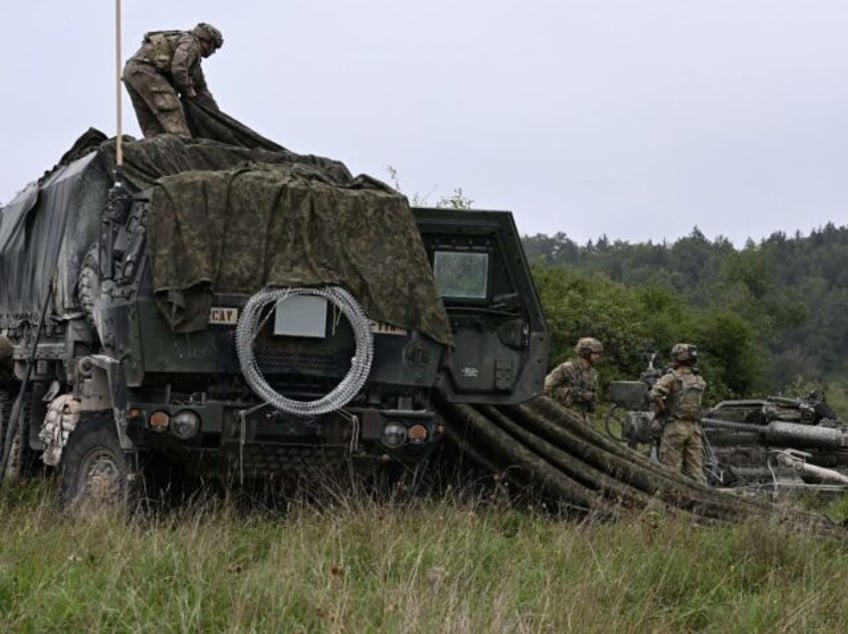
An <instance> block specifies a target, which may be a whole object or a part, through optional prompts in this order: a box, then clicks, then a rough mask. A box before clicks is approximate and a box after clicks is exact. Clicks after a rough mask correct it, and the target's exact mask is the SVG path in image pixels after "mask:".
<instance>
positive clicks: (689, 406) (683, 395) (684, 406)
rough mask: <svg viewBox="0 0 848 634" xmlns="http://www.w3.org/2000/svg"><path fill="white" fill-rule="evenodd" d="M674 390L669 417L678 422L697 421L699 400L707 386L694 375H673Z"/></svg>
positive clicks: (699, 408) (699, 407) (676, 373)
mask: <svg viewBox="0 0 848 634" xmlns="http://www.w3.org/2000/svg"><path fill="white" fill-rule="evenodd" d="M674 378H675V379H676V381H675V386H676V387H675V389H674V395H673V402H672V407H671V416H672V417H673V418H677V419H680V420H698V419H700V418H701V400H702V399H703V397H704V390H705V389H706V388H707V384H706V382H705V381H704V379H702V378H701V377H700V376H698V375H697V374H694V373H688V372H687V373H683V372H680V373H678V372H675V373H674Z"/></svg>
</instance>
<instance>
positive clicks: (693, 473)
mask: <svg viewBox="0 0 848 634" xmlns="http://www.w3.org/2000/svg"><path fill="white" fill-rule="evenodd" d="M659 461H660V462H661V463H662V464H664V465H666V466H667V467H669V468H671V469H673V470H674V471H678V472H682V473H683V475H686V476H689V477H690V478H692V479H693V480H697V481H698V482H701V483H705V482H706V478H705V477H704V438H703V431H702V430H701V426H700V425H699V424H698V423H697V422H695V421H685V420H670V421H668V422H667V423H666V424H665V425H664V426H663V431H662V437H661V438H660V452H659Z"/></svg>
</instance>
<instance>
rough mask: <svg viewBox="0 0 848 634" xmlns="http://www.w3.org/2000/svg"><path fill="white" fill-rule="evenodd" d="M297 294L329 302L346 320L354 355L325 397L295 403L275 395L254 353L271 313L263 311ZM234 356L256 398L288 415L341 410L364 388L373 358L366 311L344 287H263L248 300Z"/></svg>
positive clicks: (372, 337) (372, 344) (238, 327)
mask: <svg viewBox="0 0 848 634" xmlns="http://www.w3.org/2000/svg"><path fill="white" fill-rule="evenodd" d="M297 295H313V296H317V297H323V298H325V299H327V300H329V301H331V302H332V303H333V304H334V305H335V306H336V307H337V308H339V309H340V310H341V312H342V314H343V315H344V316H345V317H347V320H348V321H349V322H350V325H351V328H352V329H353V335H354V338H355V340H356V353H355V355H354V357H353V358H352V359H351V362H350V370H349V371H348V373H347V375H346V376H345V377H344V378H343V379H342V380H341V381H340V382H339V384H338V385H336V387H335V388H334V389H333V390H331V391H330V392H329V393H328V394H326V395H324V396H322V397H321V398H319V399H316V400H314V401H297V400H294V399H290V398H286V397H285V396H283V395H282V394H280V393H278V392H276V391H275V390H274V389H273V388H272V387H271V386H270V385H269V384H268V382H267V381H266V380H265V377H264V376H263V375H262V371H261V370H260V368H259V365H258V364H257V362H256V357H255V355H254V352H253V341H254V339H255V338H256V335H257V334H258V333H259V331H260V330H261V328H262V326H263V324H264V323H265V322H266V321H267V320H268V318H269V317H270V316H271V315H272V314H273V310H267V311H266V310H265V309H266V307H267V306H268V305H269V304H270V305H271V306H272V308H273V306H275V305H276V304H277V302H280V301H283V300H285V299H287V298H289V297H294V296H297ZM236 353H237V354H238V359H239V363H240V365H241V371H242V373H243V374H244V378H245V380H246V381H247V384H248V385H249V386H250V388H251V389H252V390H253V391H254V393H255V394H256V395H257V396H258V397H259V398H261V399H263V400H264V401H265V402H266V403H268V404H269V405H272V406H274V407H276V408H277V409H279V410H281V411H283V412H286V413H288V414H293V415H296V416H303V417H308V416H316V415H319V414H327V413H329V412H333V411H336V410H338V409H341V408H342V407H344V406H345V405H347V404H348V403H349V402H350V401H351V399H353V397H355V396H356V395H357V394H358V393H359V391H360V390H361V389H362V386H363V385H365V381H366V380H367V379H368V374H369V372H370V371H371V362H372V360H373V358H374V335H373V334H372V332H371V322H370V320H369V319H368V316H367V315H366V314H365V311H363V310H362V307H361V306H360V305H359V303H358V302H357V301H356V300H355V299H354V298H353V296H352V295H351V294H350V293H348V292H347V291H346V290H344V289H343V288H339V287H338V286H325V287H322V288H264V289H262V290H261V291H259V292H258V293H256V294H255V295H254V296H253V297H251V298H250V299H249V300H248V301H247V304H245V306H244V308H243V309H242V314H241V317H240V318H239V321H238V325H237V326H236Z"/></svg>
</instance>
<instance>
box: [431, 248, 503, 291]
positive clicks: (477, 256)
mask: <svg viewBox="0 0 848 634" xmlns="http://www.w3.org/2000/svg"><path fill="white" fill-rule="evenodd" d="M433 274H434V276H435V278H436V284H437V285H438V287H439V293H440V294H441V296H442V297H453V298H457V299H486V298H487V297H488V293H489V254H488V253H481V252H469V251H435V252H434V254H433Z"/></svg>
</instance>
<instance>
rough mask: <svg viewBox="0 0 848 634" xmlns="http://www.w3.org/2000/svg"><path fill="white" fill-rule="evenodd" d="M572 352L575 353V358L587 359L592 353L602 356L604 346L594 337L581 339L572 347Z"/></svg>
mask: <svg viewBox="0 0 848 634" xmlns="http://www.w3.org/2000/svg"><path fill="white" fill-rule="evenodd" d="M574 351H575V352H576V353H577V356H579V357H582V358H584V359H587V358H589V356H590V355H591V354H592V353H593V352H594V353H596V354H603V352H604V344H602V343H601V342H600V341H598V340H597V339H595V338H594V337H581V338H580V339H579V340H578V341H577V345H576V346H574Z"/></svg>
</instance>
